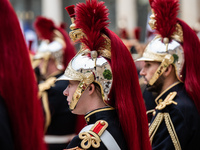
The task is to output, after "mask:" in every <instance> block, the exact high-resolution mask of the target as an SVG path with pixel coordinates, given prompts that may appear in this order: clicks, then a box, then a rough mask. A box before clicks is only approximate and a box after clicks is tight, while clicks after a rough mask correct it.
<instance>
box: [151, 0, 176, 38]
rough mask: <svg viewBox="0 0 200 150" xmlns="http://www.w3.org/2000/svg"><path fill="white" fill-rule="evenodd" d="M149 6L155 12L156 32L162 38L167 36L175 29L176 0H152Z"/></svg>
mask: <svg viewBox="0 0 200 150" xmlns="http://www.w3.org/2000/svg"><path fill="white" fill-rule="evenodd" d="M151 7H152V9H153V11H154V13H155V20H156V25H155V26H156V32H157V33H158V34H160V35H161V37H162V38H165V37H167V38H169V39H170V40H171V38H170V37H171V35H172V34H173V33H174V31H175V30H176V23H177V15H178V11H179V4H178V0H154V1H153V2H152V4H151Z"/></svg>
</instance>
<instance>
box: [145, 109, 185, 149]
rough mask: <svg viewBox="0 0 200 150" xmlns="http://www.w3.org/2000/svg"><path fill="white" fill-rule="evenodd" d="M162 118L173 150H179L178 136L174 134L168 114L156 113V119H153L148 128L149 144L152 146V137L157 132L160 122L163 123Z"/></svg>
mask: <svg viewBox="0 0 200 150" xmlns="http://www.w3.org/2000/svg"><path fill="white" fill-rule="evenodd" d="M163 118H164V120H165V124H166V126H167V130H168V132H169V135H170V137H171V139H172V142H173V144H174V147H175V150H181V145H180V142H179V139H178V136H177V134H176V131H175V128H174V125H173V123H172V120H171V117H170V116H169V113H158V114H157V116H156V118H155V119H154V121H153V123H152V124H151V125H150V127H149V137H150V142H151V144H152V141H153V138H154V135H155V133H156V132H157V130H158V127H159V126H160V124H161V122H162V121H163Z"/></svg>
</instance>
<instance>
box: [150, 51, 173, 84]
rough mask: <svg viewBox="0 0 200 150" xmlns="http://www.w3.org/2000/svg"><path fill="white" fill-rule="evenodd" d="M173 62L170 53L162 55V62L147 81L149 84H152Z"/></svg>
mask: <svg viewBox="0 0 200 150" xmlns="http://www.w3.org/2000/svg"><path fill="white" fill-rule="evenodd" d="M173 62H174V57H173V56H172V55H171V54H168V55H166V56H165V57H164V59H163V61H162V63H161V64H160V66H159V67H158V69H157V70H156V72H155V73H154V75H153V77H152V78H151V80H150V81H149V85H150V86H151V85H153V84H154V83H155V82H156V80H157V79H158V78H159V77H160V76H161V75H162V74H163V73H164V72H165V70H166V69H167V67H168V66H169V65H170V64H172V63H173Z"/></svg>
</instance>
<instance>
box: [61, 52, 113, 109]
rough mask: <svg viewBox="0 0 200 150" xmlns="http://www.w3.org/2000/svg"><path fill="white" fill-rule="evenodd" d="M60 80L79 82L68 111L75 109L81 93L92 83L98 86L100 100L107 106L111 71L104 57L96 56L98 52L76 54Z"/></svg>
mask: <svg viewBox="0 0 200 150" xmlns="http://www.w3.org/2000/svg"><path fill="white" fill-rule="evenodd" d="M89 53H90V56H89V55H88V54H89ZM60 79H61V80H62V79H64V80H77V81H80V83H79V86H78V88H77V90H76V92H75V94H74V95H73V99H72V102H71V103H70V109H72V110H73V109H74V108H75V106H76V104H77V103H78V100H79V98H80V97H81V95H82V93H83V92H84V90H85V89H86V88H87V87H88V86H89V85H90V84H91V83H92V82H95V83H97V84H98V85H99V86H100V88H101V94H102V98H103V100H104V102H105V103H106V104H107V102H106V101H107V100H108V94H109V93H110V89H111V86H112V70H111V66H110V64H109V62H108V61H107V60H106V59H105V58H104V57H102V56H98V51H87V50H86V51H82V52H80V53H78V54H77V55H76V56H75V57H74V58H73V59H72V60H71V61H70V63H69V65H68V67H67V69H66V71H65V73H64V76H62V77H61V78H60Z"/></svg>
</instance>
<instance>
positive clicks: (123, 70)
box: [59, 0, 151, 150]
mask: <svg viewBox="0 0 200 150" xmlns="http://www.w3.org/2000/svg"><path fill="white" fill-rule="evenodd" d="M67 10H68V12H69V14H70V16H71V17H72V21H74V20H75V22H73V24H72V25H71V26H70V28H71V29H72V31H71V32H70V34H69V35H70V36H71V38H72V39H73V40H80V41H81V43H82V45H81V49H80V51H79V53H78V54H77V55H76V56H75V57H74V58H73V59H72V60H71V61H70V63H69V65H68V67H67V69H66V70H65V73H64V75H63V76H61V77H60V78H59V80H69V85H68V86H67V88H66V89H65V90H64V91H63V94H64V95H66V96H68V98H67V101H68V103H69V107H70V109H71V111H72V113H74V114H84V115H85V120H86V122H87V125H86V126H85V127H84V128H83V129H82V130H81V132H80V133H79V135H77V136H76V137H75V138H74V139H73V140H72V141H71V142H70V144H69V145H68V147H67V149H74V150H75V149H77V150H78V149H105V150H106V149H109V150H118V149H123V150H125V149H135V150H149V149H151V148H150V142H149V137H148V124H147V117H146V114H145V111H146V110H145V105H144V101H143V99H142V94H141V91H140V87H139V83H138V75H137V71H136V68H135V65H134V62H133V59H132V57H131V54H130V52H129V51H128V49H127V48H126V46H125V45H124V44H123V42H122V41H121V39H120V38H119V37H118V36H117V35H116V34H115V33H114V32H112V31H111V30H109V29H108V28H107V26H108V22H107V21H108V9H107V8H106V6H105V5H104V2H102V1H101V2H98V1H97V0H86V3H79V4H77V5H76V8H75V13H74V6H69V7H67Z"/></svg>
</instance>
